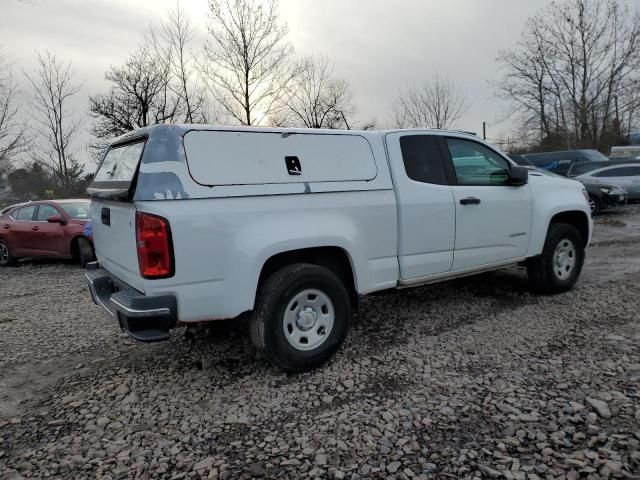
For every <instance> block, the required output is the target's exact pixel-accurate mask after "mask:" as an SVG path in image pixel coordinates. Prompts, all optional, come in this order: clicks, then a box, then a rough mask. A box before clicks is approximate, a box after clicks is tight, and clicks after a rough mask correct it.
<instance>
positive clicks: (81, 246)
mask: <svg viewBox="0 0 640 480" xmlns="http://www.w3.org/2000/svg"><path fill="white" fill-rule="evenodd" d="M94 258H95V254H94V252H93V246H92V245H91V242H90V241H89V240H88V239H86V238H84V237H80V238H79V239H78V260H79V261H80V266H81V267H82V268H85V267H86V266H87V263H89V262H92V261H93V260H94Z"/></svg>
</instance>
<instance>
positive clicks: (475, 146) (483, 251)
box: [442, 137, 532, 271]
mask: <svg viewBox="0 0 640 480" xmlns="http://www.w3.org/2000/svg"><path fill="white" fill-rule="evenodd" d="M442 145H443V149H444V150H445V151H446V152H447V154H448V157H449V159H448V160H449V161H450V162H451V164H452V166H453V170H454V172H455V177H456V181H455V184H454V185H453V186H452V187H451V188H452V191H453V197H454V201H455V209H456V223H455V224H456V235H455V249H454V259H453V268H452V269H453V270H454V271H458V270H465V269H470V268H471V269H472V268H477V267H481V266H484V265H487V266H490V265H491V264H495V263H500V262H506V261H509V260H515V259H520V258H523V257H525V256H526V253H527V249H528V247H529V239H530V236H531V219H532V200H531V190H530V188H529V185H528V184H527V185H523V186H511V185H509V182H508V180H509V175H508V172H509V168H510V163H509V162H508V161H507V160H506V159H505V158H504V157H503V156H502V155H500V154H499V153H497V152H495V151H494V150H492V149H491V148H489V147H488V146H486V145H484V144H482V143H480V142H476V141H473V140H469V139H464V138H455V137H449V138H444V139H443V142H442Z"/></svg>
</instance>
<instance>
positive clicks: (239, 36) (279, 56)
mask: <svg viewBox="0 0 640 480" xmlns="http://www.w3.org/2000/svg"><path fill="white" fill-rule="evenodd" d="M277 7H278V4H277V1H276V0H266V1H264V2H259V1H257V0H210V1H209V10H210V22H209V34H210V36H211V41H210V42H209V43H207V45H206V46H205V60H204V62H203V63H202V64H201V70H202V72H203V74H204V75H205V76H206V78H207V79H208V85H209V88H210V90H211V93H212V94H213V97H214V98H215V99H216V100H217V102H218V103H219V104H220V105H221V107H222V109H223V110H224V112H225V113H226V114H227V115H229V116H230V117H232V118H233V119H234V121H237V122H239V123H240V124H242V125H259V124H260V123H262V122H263V121H264V120H265V119H266V118H268V117H269V115H270V114H272V113H273V112H274V110H275V109H276V107H277V105H278V102H280V101H281V100H282V98H283V97H284V95H285V94H286V93H287V86H288V85H289V84H290V82H291V80H292V79H293V78H294V77H295V74H296V71H295V68H292V65H291V63H290V57H291V55H292V54H293V46H292V45H291V44H290V43H288V42H286V40H285V37H286V35H287V27H286V25H284V24H280V23H279V21H278V8H277Z"/></svg>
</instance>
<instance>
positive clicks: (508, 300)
mask: <svg viewBox="0 0 640 480" xmlns="http://www.w3.org/2000/svg"><path fill="white" fill-rule="evenodd" d="M536 303H538V299H537V298H536V297H535V296H534V295H532V294H531V293H529V285H528V282H527V277H526V272H525V271H524V269H522V268H512V269H509V270H504V271H498V272H490V273H486V274H482V275H477V276H474V277H468V278H462V279H458V280H452V281H450V282H446V283H440V284H433V285H427V286H423V287H417V288H412V289H407V290H392V291H388V292H384V293H379V294H375V295H371V296H368V297H364V298H363V299H362V300H361V303H360V308H359V311H358V312H357V313H355V314H354V316H353V320H352V328H351V332H350V333H349V335H348V337H347V339H346V341H345V344H344V345H343V347H342V349H341V352H342V354H339V355H338V357H339V359H338V360H336V361H348V360H347V359H349V358H363V357H367V356H375V355H380V354H383V353H385V351H386V350H388V349H392V348H394V347H396V346H399V345H403V344H405V343H407V342H409V341H415V340H416V339H419V337H421V336H422V337H425V336H438V335H442V334H444V333H446V332H449V331H452V330H455V329H458V328H460V327H462V326H464V325H468V324H472V323H475V322H478V321H481V320H485V319H490V318H492V317H494V316H496V315H499V314H501V313H503V312H505V311H516V310H518V309H519V308H521V307H524V306H527V305H532V304H536ZM176 334H177V335H176ZM178 335H179V336H180V337H183V338H180V339H178V338H176V340H175V342H176V344H175V346H176V347H178V348H180V349H181V350H183V349H184V350H185V351H184V354H182V355H181V356H182V358H187V357H188V358H190V366H191V368H196V369H198V370H205V371H206V370H210V369H222V370H226V371H229V372H230V371H234V372H236V373H241V374H249V373H250V372H251V371H252V370H255V369H256V368H259V369H266V370H270V369H271V367H269V366H268V364H267V362H266V361H264V360H263V359H262V357H261V356H260V354H259V353H258V352H257V350H256V349H255V347H253V345H252V343H251V341H250V339H249V335H248V322H247V319H238V320H231V321H221V322H215V323H214V324H211V325H210V326H209V327H206V328H203V329H201V330H200V331H198V332H197V333H196V334H195V335H193V336H190V335H180V334H179V332H177V331H176V332H174V337H177V336H178Z"/></svg>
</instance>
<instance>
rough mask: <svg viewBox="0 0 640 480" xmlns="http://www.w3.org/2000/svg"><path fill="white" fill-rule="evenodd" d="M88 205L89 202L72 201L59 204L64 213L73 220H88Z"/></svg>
mask: <svg viewBox="0 0 640 480" xmlns="http://www.w3.org/2000/svg"><path fill="white" fill-rule="evenodd" d="M90 205H91V202H73V203H61V204H60V206H61V207H62V209H63V210H64V211H65V212H66V214H67V215H69V216H70V217H71V218H73V219H75V220H88V219H89V207H90Z"/></svg>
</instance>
